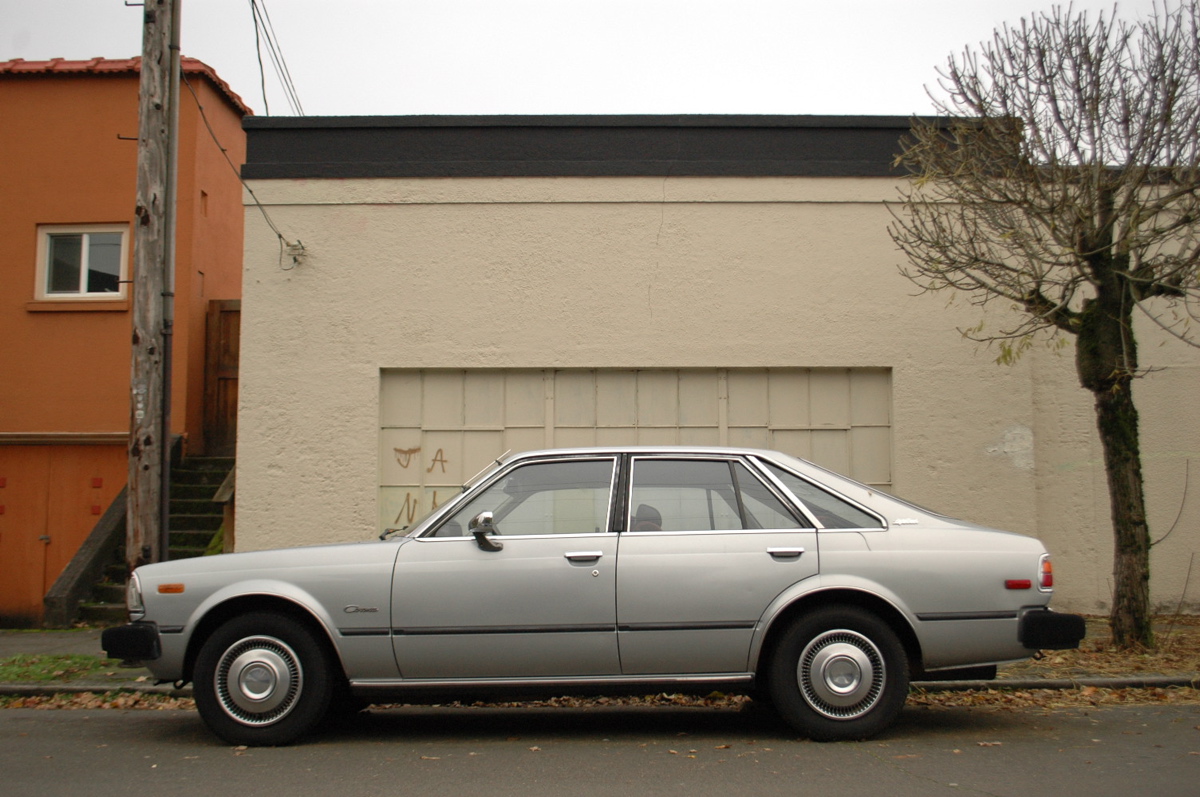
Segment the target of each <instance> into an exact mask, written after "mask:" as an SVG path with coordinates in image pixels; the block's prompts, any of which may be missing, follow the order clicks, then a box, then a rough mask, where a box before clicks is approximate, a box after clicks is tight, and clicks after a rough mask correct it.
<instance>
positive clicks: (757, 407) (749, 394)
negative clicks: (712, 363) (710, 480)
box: [728, 371, 769, 445]
mask: <svg viewBox="0 0 1200 797" xmlns="http://www.w3.org/2000/svg"><path fill="white" fill-rule="evenodd" d="M728 384H729V425H730V426H731V427H733V426H758V427H763V428H765V427H766V426H767V424H768V421H769V413H768V411H767V398H768V395H769V394H768V391H767V372H766V371H730V372H729V377H728ZM733 445H741V443H733Z"/></svg>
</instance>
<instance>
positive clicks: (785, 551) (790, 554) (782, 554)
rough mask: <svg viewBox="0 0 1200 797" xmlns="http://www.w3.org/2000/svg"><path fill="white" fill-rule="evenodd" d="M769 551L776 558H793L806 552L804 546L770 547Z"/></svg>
mask: <svg viewBox="0 0 1200 797" xmlns="http://www.w3.org/2000/svg"><path fill="white" fill-rule="evenodd" d="M767 553H769V554H771V556H774V557H775V558H776V559H792V558H794V557H797V556H799V555H800V554H802V553H804V549H803V548H768V549H767Z"/></svg>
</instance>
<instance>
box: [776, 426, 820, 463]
mask: <svg viewBox="0 0 1200 797" xmlns="http://www.w3.org/2000/svg"><path fill="white" fill-rule="evenodd" d="M771 446H772V448H775V449H776V450H778V451H786V452H787V453H789V454H792V455H793V456H797V457H800V458H801V459H810V460H813V461H814V462H815V461H816V460H815V459H814V457H813V453H812V432H810V431H808V430H801V429H776V430H775V433H774V434H773V435H772V436H771Z"/></svg>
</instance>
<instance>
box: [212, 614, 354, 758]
mask: <svg viewBox="0 0 1200 797" xmlns="http://www.w3.org/2000/svg"><path fill="white" fill-rule="evenodd" d="M193 693H194V695H195V698H196V709H197V710H198V711H199V712H200V717H201V719H203V720H204V722H205V724H206V725H208V727H209V728H210V729H211V730H212V731H213V733H215V734H216V735H217V736H219V737H221V738H222V739H224V740H225V741H226V742H229V743H230V744H245V745H281V744H289V743H290V742H293V741H295V740H296V739H298V738H299V737H300V736H302V735H304V734H305V733H307V732H308V731H310V730H312V728H313V727H314V726H315V725H316V724H317V723H318V722H319V721H320V720H321V718H322V717H323V716H324V715H325V712H326V711H327V710H328V708H329V703H330V699H331V697H332V694H333V675H332V672H331V668H330V664H329V657H328V656H327V655H326V653H325V650H324V648H323V647H322V645H321V643H320V641H319V640H318V639H317V637H316V636H315V635H314V634H313V632H312V631H310V630H309V628H308V627H306V626H305V625H304V624H303V623H300V622H298V621H296V620H294V619H293V618H291V617H288V616H286V615H283V614H277V613H274V612H255V613H252V614H245V615H242V616H240V617H235V618H233V619H232V620H229V621H228V622H226V623H225V624H224V625H222V626H221V627H220V628H218V629H217V630H216V631H215V632H214V633H213V635H212V636H210V637H209V638H208V640H206V641H205V643H204V646H203V647H202V648H201V649H200V655H199V656H197V658H196V671H195V678H194V689H193Z"/></svg>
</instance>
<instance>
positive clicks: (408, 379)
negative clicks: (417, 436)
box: [379, 372, 421, 429]
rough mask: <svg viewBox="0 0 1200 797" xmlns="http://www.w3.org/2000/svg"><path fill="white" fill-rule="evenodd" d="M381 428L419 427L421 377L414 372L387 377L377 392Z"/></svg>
mask: <svg viewBox="0 0 1200 797" xmlns="http://www.w3.org/2000/svg"><path fill="white" fill-rule="evenodd" d="M379 422H380V424H381V425H382V426H385V427H387V426H411V427H416V428H418V429H419V428H420V427H421V377H420V374H419V373H416V372H404V373H396V374H391V375H389V378H387V379H384V380H382V382H381V384H380V390H379Z"/></svg>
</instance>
